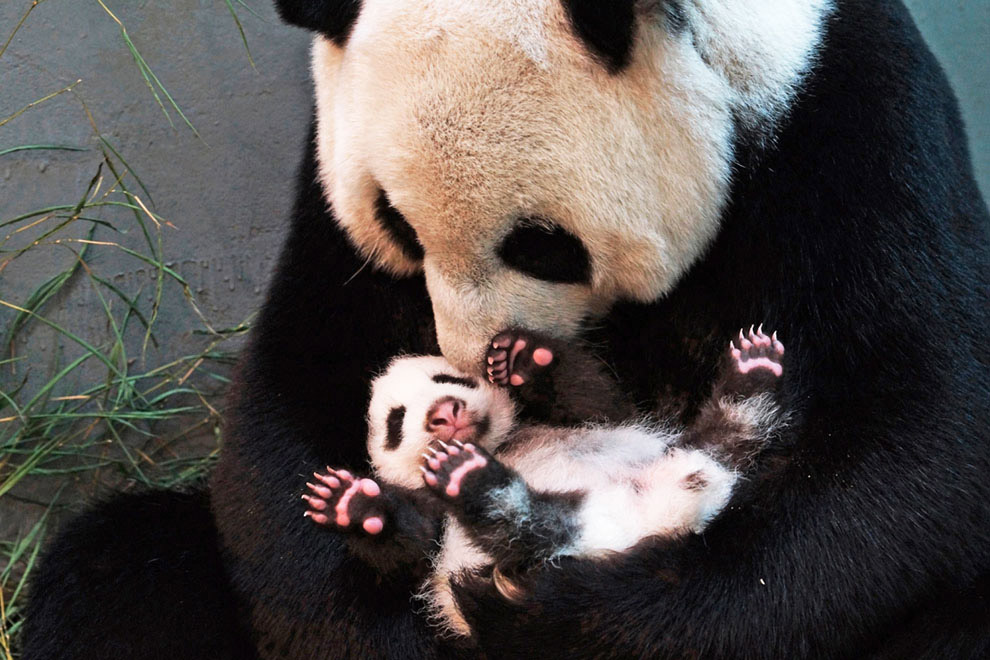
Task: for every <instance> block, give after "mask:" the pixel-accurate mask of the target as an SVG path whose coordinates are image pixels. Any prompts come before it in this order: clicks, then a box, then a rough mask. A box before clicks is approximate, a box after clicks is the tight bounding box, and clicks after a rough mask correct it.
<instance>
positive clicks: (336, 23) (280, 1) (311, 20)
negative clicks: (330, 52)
mask: <svg viewBox="0 0 990 660" xmlns="http://www.w3.org/2000/svg"><path fill="white" fill-rule="evenodd" d="M275 7H276V9H278V13H279V16H281V17H282V20H284V21H285V22H286V23H291V24H293V25H298V26H299V27H304V28H306V29H308V30H314V31H316V32H320V33H321V34H323V35H325V36H327V37H328V38H330V39H331V40H333V42H334V43H335V44H337V45H338V46H343V45H344V43H346V42H347V37H348V36H349V35H350V33H351V28H353V27H354V21H356V20H357V17H358V14H359V13H360V12H361V0H275Z"/></svg>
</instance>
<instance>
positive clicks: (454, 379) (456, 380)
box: [430, 374, 478, 390]
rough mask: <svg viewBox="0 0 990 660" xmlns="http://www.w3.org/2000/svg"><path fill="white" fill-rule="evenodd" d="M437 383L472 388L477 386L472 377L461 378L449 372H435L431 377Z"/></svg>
mask: <svg viewBox="0 0 990 660" xmlns="http://www.w3.org/2000/svg"><path fill="white" fill-rule="evenodd" d="M430 380H432V381H433V382H434V383H436V384H437V385H443V384H445V383H446V384H448V385H463V386H464V387H470V388H471V389H472V390H474V389H477V388H478V382H477V381H475V380H474V379H472V378H461V377H460V376H451V375H450V374H437V375H435V376H433V378H431V379H430Z"/></svg>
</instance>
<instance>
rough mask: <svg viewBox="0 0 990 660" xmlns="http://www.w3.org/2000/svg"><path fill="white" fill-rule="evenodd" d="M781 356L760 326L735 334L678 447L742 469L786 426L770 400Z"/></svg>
mask: <svg viewBox="0 0 990 660" xmlns="http://www.w3.org/2000/svg"><path fill="white" fill-rule="evenodd" d="M783 356H784V345H783V343H781V342H780V340H778V339H777V335H776V333H774V334H773V335H772V336H768V335H767V334H766V333H764V332H763V327H762V326H760V328H758V329H754V328H750V329H749V331H748V332H746V331H743V330H740V331H739V336H738V337H737V338H735V339H734V340H733V341H731V342H729V347H728V349H727V350H726V353H725V356H724V358H723V362H722V366H721V369H720V372H719V375H718V377H717V378H716V381H715V385H714V387H713V389H712V394H711V396H710V397H709V398H708V400H707V401H706V402H705V403H704V404H703V405H702V407H701V410H700V411H699V413H698V416H697V418H696V419H695V420H694V422H693V423H692V424H691V426H690V427H688V429H687V430H686V431H685V433H684V436H683V441H682V444H683V445H685V446H688V447H695V448H699V449H704V450H706V451H708V452H709V453H711V454H712V455H714V456H715V457H716V458H718V459H719V460H720V461H721V462H723V463H724V464H726V465H727V466H728V467H730V468H732V469H737V470H738V469H745V468H746V467H747V466H748V465H749V463H750V461H751V460H752V459H753V457H754V456H755V455H756V454H758V453H759V452H760V451H761V450H762V449H763V448H764V447H765V446H766V444H767V443H768V442H769V441H770V439H771V438H772V437H773V436H774V434H775V433H776V432H778V431H779V430H780V429H781V428H782V426H783V425H784V423H785V422H786V418H787V411H785V410H783V409H782V408H781V406H780V404H779V402H778V401H777V397H776V391H777V387H778V385H779V384H780V380H781V377H782V376H783V373H784V367H783Z"/></svg>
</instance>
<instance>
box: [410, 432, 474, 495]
mask: <svg viewBox="0 0 990 660" xmlns="http://www.w3.org/2000/svg"><path fill="white" fill-rule="evenodd" d="M440 455H441V456H443V458H440V459H438V463H439V465H437V466H434V465H433V463H432V462H431V463H428V466H429V469H426V467H425V466H422V465H421V466H420V470H421V471H422V473H423V481H424V482H425V483H426V485H427V487H429V488H430V489H431V490H433V491H434V492H435V493H437V494H438V495H440V496H441V497H443V498H445V499H448V500H454V499H457V498H458V497H459V496H460V495H461V493H462V492H463V489H464V479H465V478H466V477H467V476H468V475H469V474H474V473H476V472H478V471H479V470H483V469H484V468H485V467H486V466H488V465H489V462H490V461H491V460H492V459H491V457H489V456H487V455H486V454H485V452H484V451H482V450H480V449H478V448H477V447H476V446H474V445H473V444H471V443H468V444H466V445H464V449H463V450H462V451H459V452H458V453H456V454H446V453H443V452H441V453H440Z"/></svg>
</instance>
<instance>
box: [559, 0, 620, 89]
mask: <svg viewBox="0 0 990 660" xmlns="http://www.w3.org/2000/svg"><path fill="white" fill-rule="evenodd" d="M635 4H636V2H635V0H564V8H565V9H566V10H567V16H568V18H570V21H571V26H572V27H573V28H574V32H576V33H577V36H578V37H579V38H580V39H581V41H582V42H583V43H584V45H585V47H586V48H587V49H588V50H589V51H591V53H592V54H593V55H595V56H596V57H597V58H598V59H600V60H601V61H602V64H604V65H605V67H606V68H607V69H608V70H609V72H610V73H618V72H619V71H621V70H622V69H623V68H624V67H625V66H626V64H628V63H629V57H630V55H632V48H633V35H635V33H636V11H635Z"/></svg>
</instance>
